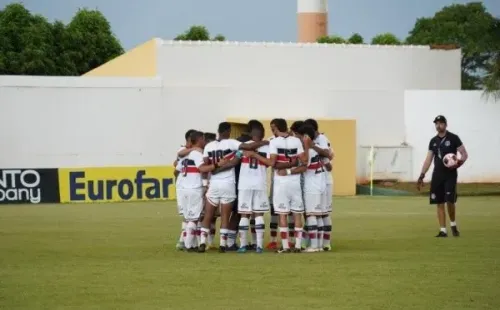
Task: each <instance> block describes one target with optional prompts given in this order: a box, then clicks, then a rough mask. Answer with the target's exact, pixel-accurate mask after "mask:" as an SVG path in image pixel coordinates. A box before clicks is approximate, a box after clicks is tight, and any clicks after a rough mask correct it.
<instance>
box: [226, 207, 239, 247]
mask: <svg viewBox="0 0 500 310" xmlns="http://www.w3.org/2000/svg"><path fill="white" fill-rule="evenodd" d="M239 223H240V214H239V213H238V197H236V200H235V201H234V202H233V205H232V210H231V215H230V217H229V230H228V233H227V250H228V251H237V250H238V245H237V244H236V237H237V236H238V225H239Z"/></svg>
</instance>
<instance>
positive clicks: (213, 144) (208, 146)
mask: <svg viewBox="0 0 500 310" xmlns="http://www.w3.org/2000/svg"><path fill="white" fill-rule="evenodd" d="M217 145H219V141H217V140H215V141H211V142H208V143H207V144H206V145H205V150H211V149H213V148H216V147H217Z"/></svg>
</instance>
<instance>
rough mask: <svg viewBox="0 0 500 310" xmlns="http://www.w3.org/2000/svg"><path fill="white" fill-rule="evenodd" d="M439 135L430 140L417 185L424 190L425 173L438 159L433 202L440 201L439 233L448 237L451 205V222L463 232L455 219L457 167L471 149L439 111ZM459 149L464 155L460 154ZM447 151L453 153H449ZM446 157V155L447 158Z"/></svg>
mask: <svg viewBox="0 0 500 310" xmlns="http://www.w3.org/2000/svg"><path fill="white" fill-rule="evenodd" d="M434 124H435V126H436V131H437V135H436V136H435V137H433V138H432V139H431V141H430V142H429V151H428V152H427V157H426V158H425V161H424V164H423V165H422V172H421V173H420V177H419V178H418V182H417V188H418V190H420V189H421V188H422V186H423V183H424V177H425V174H426V173H427V171H428V170H429V168H430V166H431V163H432V160H433V159H434V171H433V172H432V179H431V189H430V203H431V204H435V205H437V217H438V220H439V226H440V230H439V233H438V234H437V235H436V237H448V233H447V231H446V211H445V209H444V205H445V203H446V205H447V207H448V216H449V217H450V226H451V231H452V233H453V236H455V237H458V236H460V232H459V231H458V228H457V223H456V219H455V203H456V202H457V191H456V189H457V176H458V174H457V169H458V168H459V167H460V166H462V165H463V164H464V162H465V161H466V160H467V157H468V155H467V151H466V150H465V147H464V145H463V143H462V141H461V140H460V138H459V137H458V136H457V135H456V134H454V133H451V132H449V131H447V130H446V128H447V121H446V117H444V116H443V115H438V116H436V118H435V119H434ZM457 152H458V153H459V154H460V156H458V157H457ZM447 154H453V155H455V156H453V155H451V156H450V155H448V156H446V155H447ZM445 157H446V159H445Z"/></svg>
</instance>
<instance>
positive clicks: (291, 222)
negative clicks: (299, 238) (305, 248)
mask: <svg viewBox="0 0 500 310" xmlns="http://www.w3.org/2000/svg"><path fill="white" fill-rule="evenodd" d="M293 217H294V215H293V214H290V215H288V240H290V242H291V243H295V219H294V218H293Z"/></svg>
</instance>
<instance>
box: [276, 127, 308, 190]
mask: <svg viewBox="0 0 500 310" xmlns="http://www.w3.org/2000/svg"><path fill="white" fill-rule="evenodd" d="M269 153H270V154H271V155H277V156H278V158H277V162H285V163H288V162H290V160H292V159H294V158H297V157H298V156H299V155H300V154H302V153H304V147H303V146H302V141H300V139H299V138H297V137H294V136H287V137H276V138H274V139H272V140H271V141H269ZM274 182H298V183H300V174H292V175H286V176H280V175H278V174H277V173H276V172H275V173H274Z"/></svg>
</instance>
